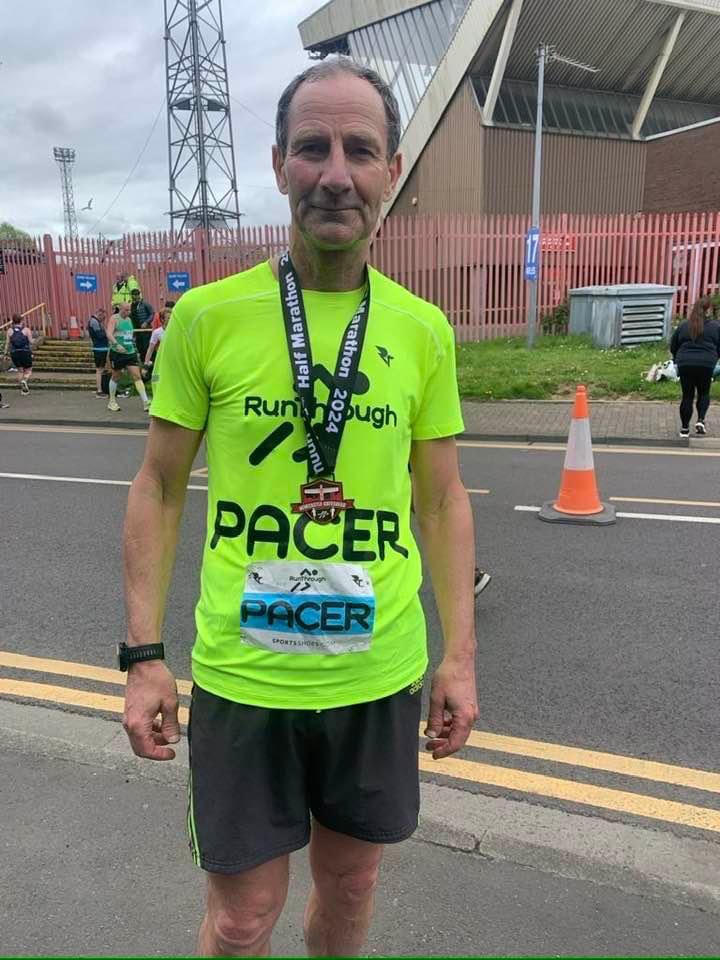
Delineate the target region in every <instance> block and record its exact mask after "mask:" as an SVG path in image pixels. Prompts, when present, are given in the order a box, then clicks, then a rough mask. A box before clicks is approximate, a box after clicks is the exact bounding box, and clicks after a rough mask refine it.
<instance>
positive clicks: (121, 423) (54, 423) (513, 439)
mask: <svg viewBox="0 0 720 960" xmlns="http://www.w3.org/2000/svg"><path fill="white" fill-rule="evenodd" d="M3 423H11V424H13V425H18V424H20V425H23V424H27V425H28V426H40V427H99V428H107V427H120V428H121V429H123V430H147V429H148V425H149V423H148V421H147V420H146V421H144V422H137V421H134V420H71V419H69V418H68V419H50V418H49V417H33V418H29V417H4V416H2V413H0V425H2V424H3ZM459 439H460V440H472V441H475V442H477V443H553V444H565V443H566V442H567V433H565V434H562V435H561V434H551V433H534V434H533V433H483V432H476V431H473V430H467V431H465V432H464V433H462V434H460V435H459ZM593 445H594V446H603V445H604V446H641V447H687V446H689V444H688V441H687V440H680V439H679V438H677V437H672V438H671V437H668V438H667V439H665V440H663V439H660V438H658V437H622V436H619V437H614V436H606V437H596V436H594V437H593ZM708 446H709V444H708Z"/></svg>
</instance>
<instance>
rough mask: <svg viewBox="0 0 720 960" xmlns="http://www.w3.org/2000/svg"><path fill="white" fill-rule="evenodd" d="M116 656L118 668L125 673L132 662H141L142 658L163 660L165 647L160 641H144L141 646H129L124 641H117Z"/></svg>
mask: <svg viewBox="0 0 720 960" xmlns="http://www.w3.org/2000/svg"><path fill="white" fill-rule="evenodd" d="M117 658H118V666H119V667H120V670H121V671H122V672H123V673H126V672H127V669H128V667H130V666H131V665H132V664H133V663H142V662H143V660H164V659H165V647H164V645H163V644H162V643H146V644H145V645H144V646H142V647H129V646H128V645H127V644H126V643H119V644H118V647H117Z"/></svg>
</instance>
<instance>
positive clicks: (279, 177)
mask: <svg viewBox="0 0 720 960" xmlns="http://www.w3.org/2000/svg"><path fill="white" fill-rule="evenodd" d="M272 165H273V170H274V171H275V183H277V187H278V190H279V191H280V193H284V194H285V195H287V192H288V184H287V177H286V176H285V158H284V157H283V156H282V154H281V153H280V148H279V147H278V145H277V144H273V148H272Z"/></svg>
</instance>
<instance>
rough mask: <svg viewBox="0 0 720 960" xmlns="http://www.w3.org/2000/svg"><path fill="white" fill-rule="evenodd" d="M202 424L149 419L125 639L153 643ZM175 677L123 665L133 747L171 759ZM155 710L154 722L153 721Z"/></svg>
mask: <svg viewBox="0 0 720 960" xmlns="http://www.w3.org/2000/svg"><path fill="white" fill-rule="evenodd" d="M201 439H202V431H198V430H188V429H186V428H185V427H180V426H177V425H176V424H173V423H170V422H169V421H167V420H159V419H157V418H153V419H152V420H151V423H150V434H149V436H148V440H147V445H146V448H145V458H144V460H143V463H142V466H141V467H140V470H139V472H138V474H137V476H136V477H135V479H134V480H133V483H132V486H131V487H130V494H129V496H128V506H127V513H126V516H125V531H124V538H123V541H124V542H123V560H124V571H125V605H126V611H127V627H128V634H127V643H128V645H129V646H141V645H143V644H147V643H159V642H160V637H161V631H162V623H163V618H164V615H165V601H166V598H167V592H168V588H169V586H170V575H171V573H172V568H173V563H174V560H175V547H176V544H177V533H178V527H179V524H180V519H181V517H182V512H183V506H184V504H185V494H186V490H187V481H188V476H189V474H190V469H191V467H192V462H193V460H194V458H195V454H196V453H197V450H198V447H199V445H200V441H201ZM177 711H178V699H177V689H176V685H175V678H174V677H173V675H172V673H171V672H170V670H169V669H168V667H167V665H166V664H165V663H164V661H162V660H148V661H145V662H143V663H137V664H133V665H132V666H131V667H130V669H129V671H128V679H127V687H126V690H125V714H124V717H123V726H124V727H125V730H126V731H127V734H128V737H129V738H130V743H131V745H132V748H133V750H134V752H135V753H136V754H137V755H138V756H140V757H148V758H149V759H151V760H172V759H173V758H174V756H175V752H174V751H173V750H171V749H170V748H169V747H168V746H167V744H168V743H177V742H178V741H179V739H180V730H179V726H178V719H177ZM158 714H160V715H161V717H162V719H161V721H156V717H157V716H158Z"/></svg>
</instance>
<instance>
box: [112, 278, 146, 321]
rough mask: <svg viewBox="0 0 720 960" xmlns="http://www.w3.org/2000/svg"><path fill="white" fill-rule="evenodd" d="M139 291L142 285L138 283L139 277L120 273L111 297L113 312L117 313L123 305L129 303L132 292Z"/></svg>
mask: <svg viewBox="0 0 720 960" xmlns="http://www.w3.org/2000/svg"><path fill="white" fill-rule="evenodd" d="M139 289H140V284H139V283H138V282H137V277H135V276H133V275H132V274H129V275H128V274H127V273H119V274H118V277H117V280H116V281H115V286H114V287H113V291H112V294H111V296H110V303H111V305H112V312H113V313H117V312H118V310H119V308H120V304H121V303H129V302H130V297H131V296H132V291H133V290H139Z"/></svg>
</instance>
